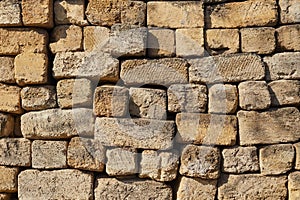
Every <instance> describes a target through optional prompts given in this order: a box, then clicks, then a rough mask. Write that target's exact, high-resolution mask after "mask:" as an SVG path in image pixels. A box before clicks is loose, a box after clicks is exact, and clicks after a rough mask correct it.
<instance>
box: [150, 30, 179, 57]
mask: <svg viewBox="0 0 300 200" xmlns="http://www.w3.org/2000/svg"><path fill="white" fill-rule="evenodd" d="M147 48H148V56H149V57H172V56H174V55H175V32H174V31H173V30H172V29H150V30H149V31H148V40H147Z"/></svg>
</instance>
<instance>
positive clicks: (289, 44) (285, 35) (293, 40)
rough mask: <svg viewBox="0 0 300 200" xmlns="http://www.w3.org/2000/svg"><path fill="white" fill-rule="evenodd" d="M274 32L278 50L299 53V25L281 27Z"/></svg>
mask: <svg viewBox="0 0 300 200" xmlns="http://www.w3.org/2000/svg"><path fill="white" fill-rule="evenodd" d="M276 31H277V34H278V46H279V48H281V49H282V50H283V51H300V43H299V40H300V24H295V25H287V26H281V27H279V28H278V29H276Z"/></svg>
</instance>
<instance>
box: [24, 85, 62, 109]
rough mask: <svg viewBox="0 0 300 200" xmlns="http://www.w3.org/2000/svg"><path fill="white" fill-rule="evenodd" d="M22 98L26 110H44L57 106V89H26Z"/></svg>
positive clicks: (51, 87) (46, 87)
mask: <svg viewBox="0 0 300 200" xmlns="http://www.w3.org/2000/svg"><path fill="white" fill-rule="evenodd" d="M21 98H22V108H24V109H25V110H44V109H49V108H55V107H56V106H57V103H56V91H55V87H54V86H51V85H46V86H32V87H24V88H23V89H22V90H21Z"/></svg>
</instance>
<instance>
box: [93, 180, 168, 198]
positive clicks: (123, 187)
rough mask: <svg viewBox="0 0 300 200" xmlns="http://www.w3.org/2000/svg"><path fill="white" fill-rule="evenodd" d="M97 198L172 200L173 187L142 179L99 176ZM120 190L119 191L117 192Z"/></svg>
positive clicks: (96, 189)
mask: <svg viewBox="0 0 300 200" xmlns="http://www.w3.org/2000/svg"><path fill="white" fill-rule="evenodd" d="M95 185H96V188H95V190H94V191H95V200H106V199H136V200H142V199H156V200H172V189H171V188H170V186H168V185H165V184H164V183H159V182H156V181H151V180H141V179H123V180H122V179H120V180H118V179H114V178H101V177H100V178H97V179H96V184H95ZM116 191H118V192H116Z"/></svg>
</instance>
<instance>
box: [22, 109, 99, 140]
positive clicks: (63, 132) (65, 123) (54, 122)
mask: <svg viewBox="0 0 300 200" xmlns="http://www.w3.org/2000/svg"><path fill="white" fill-rule="evenodd" d="M21 130H22V134H23V136H24V137H25V138H30V139H61V138H70V137H72V136H76V135H81V136H85V135H92V134H93V130H94V118H93V116H92V110H91V109H85V108H78V109H72V110H61V109H49V110H44V111H37V112H29V113H26V114H24V115H22V117H21Z"/></svg>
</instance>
